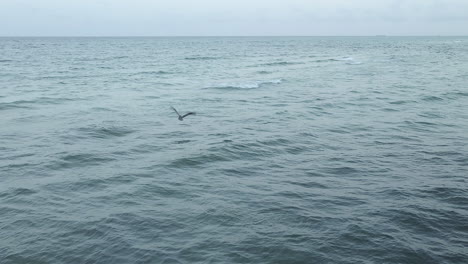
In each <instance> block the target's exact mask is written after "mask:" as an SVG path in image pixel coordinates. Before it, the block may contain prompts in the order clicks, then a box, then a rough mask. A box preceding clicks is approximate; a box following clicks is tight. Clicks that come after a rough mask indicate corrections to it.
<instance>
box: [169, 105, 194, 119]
mask: <svg viewBox="0 0 468 264" xmlns="http://www.w3.org/2000/svg"><path fill="white" fill-rule="evenodd" d="M171 108H172V110H174V112H176V114H177V115H178V116H179V120H180V121H183V120H184V117H186V116H189V115H195V112H188V113H186V114H185V115H180V114H179V112H177V110H176V109H175V108H174V107H172V106H171Z"/></svg>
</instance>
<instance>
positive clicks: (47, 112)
mask: <svg viewBox="0 0 468 264" xmlns="http://www.w3.org/2000/svg"><path fill="white" fill-rule="evenodd" d="M467 84H468V38H461V37H457V38H456V37H452V38H442V37H439V38H396V37H395V38H394V37H380V38H379V37H375V38H0V86H1V87H0V121H1V123H0V262H1V263H463V262H465V263H466V261H467V259H468V225H467V223H468V188H467V187H468V186H467V175H468V87H467ZM170 106H174V107H176V108H178V110H179V111H180V112H186V111H196V112H197V115H196V116H189V117H187V118H186V119H185V120H184V121H183V122H180V121H178V120H177V116H176V115H175V114H174V113H173V112H172V110H171V109H170Z"/></svg>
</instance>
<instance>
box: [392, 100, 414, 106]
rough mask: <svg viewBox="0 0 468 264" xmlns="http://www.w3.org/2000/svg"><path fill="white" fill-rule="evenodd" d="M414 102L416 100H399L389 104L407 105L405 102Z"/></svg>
mask: <svg viewBox="0 0 468 264" xmlns="http://www.w3.org/2000/svg"><path fill="white" fill-rule="evenodd" d="M411 103H414V101H409V100H397V101H392V102H390V103H389V104H393V105H405V104H411Z"/></svg>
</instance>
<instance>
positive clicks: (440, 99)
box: [422, 95, 444, 102]
mask: <svg viewBox="0 0 468 264" xmlns="http://www.w3.org/2000/svg"><path fill="white" fill-rule="evenodd" d="M422 100H423V101H426V102H435V101H443V100H444V99H442V98H441V97H438V96H434V95H430V96H424V97H423V98H422Z"/></svg>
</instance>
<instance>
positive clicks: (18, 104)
mask: <svg viewBox="0 0 468 264" xmlns="http://www.w3.org/2000/svg"><path fill="white" fill-rule="evenodd" d="M33 103H34V101H26V100H19V101H14V102H10V103H0V110H9V109H18V108H20V109H21V108H23V109H32V108H33V107H31V106H30V105H31V104H33Z"/></svg>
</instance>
